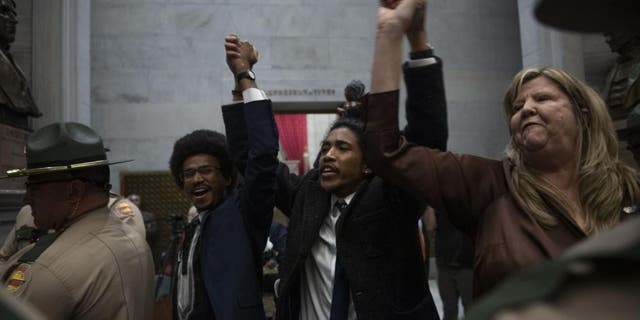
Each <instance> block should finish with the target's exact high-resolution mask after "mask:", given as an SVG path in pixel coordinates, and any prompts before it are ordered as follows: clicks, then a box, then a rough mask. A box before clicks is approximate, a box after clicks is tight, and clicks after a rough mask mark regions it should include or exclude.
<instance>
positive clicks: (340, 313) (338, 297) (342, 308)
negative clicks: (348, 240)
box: [329, 200, 349, 320]
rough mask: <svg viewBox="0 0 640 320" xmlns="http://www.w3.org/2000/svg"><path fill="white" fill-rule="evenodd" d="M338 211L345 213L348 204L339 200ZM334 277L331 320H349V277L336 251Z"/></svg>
mask: <svg viewBox="0 0 640 320" xmlns="http://www.w3.org/2000/svg"><path fill="white" fill-rule="evenodd" d="M335 206H336V209H338V211H340V214H342V213H343V212H344V209H345V208H346V207H347V204H346V203H345V202H344V200H338V201H336V203H335ZM337 239H338V237H337V236H336V246H337V245H338V243H337V242H338V240H337ZM335 270H336V271H335V274H334V277H333V298H332V300H331V317H330V318H329V319H330V320H347V318H348V316H349V281H348V280H347V275H346V273H345V271H344V268H343V267H342V264H341V262H340V255H339V254H337V250H336V268H335Z"/></svg>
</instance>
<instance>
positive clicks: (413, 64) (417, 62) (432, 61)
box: [408, 57, 438, 68]
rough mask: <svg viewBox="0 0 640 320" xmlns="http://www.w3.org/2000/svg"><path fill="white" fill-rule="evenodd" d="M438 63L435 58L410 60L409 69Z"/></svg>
mask: <svg viewBox="0 0 640 320" xmlns="http://www.w3.org/2000/svg"><path fill="white" fill-rule="evenodd" d="M437 62H438V61H437V60H436V58H434V57H429V58H424V59H416V60H409V61H408V64H409V68H418V67H426V66H430V65H432V64H436V63H437Z"/></svg>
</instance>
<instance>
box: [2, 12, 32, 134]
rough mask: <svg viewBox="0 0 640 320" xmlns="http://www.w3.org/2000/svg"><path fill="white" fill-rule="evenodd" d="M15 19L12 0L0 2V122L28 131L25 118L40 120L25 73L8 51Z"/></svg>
mask: <svg viewBox="0 0 640 320" xmlns="http://www.w3.org/2000/svg"><path fill="white" fill-rule="evenodd" d="M17 24H18V15H17V11H16V3H15V1H14V0H0V122H2V123H4V124H8V125H10V126H14V127H18V128H22V129H30V128H29V122H28V117H29V116H31V117H40V116H41V115H42V113H40V110H38V107H37V106H36V103H35V101H34V99H33V96H32V95H31V90H30V89H29V86H28V81H27V79H26V78H25V76H24V73H23V72H22V70H21V69H20V67H18V65H17V64H16V63H15V61H14V60H13V57H12V55H11V53H10V52H9V49H10V48H11V44H12V43H13V42H14V41H15V37H16V25H17Z"/></svg>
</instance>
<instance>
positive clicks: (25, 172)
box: [5, 160, 133, 178]
mask: <svg viewBox="0 0 640 320" xmlns="http://www.w3.org/2000/svg"><path fill="white" fill-rule="evenodd" d="M130 161H133V160H124V161H116V162H109V160H97V161H89V162H81V163H74V164H70V165H65V166H52V167H42V168H32V169H26V168H24V169H12V170H7V176H6V177H5V178H13V177H22V176H30V175H36V174H43V173H52V172H60V171H69V170H75V169H83V168H90V167H97V166H106V165H111V164H116V163H123V162H130Z"/></svg>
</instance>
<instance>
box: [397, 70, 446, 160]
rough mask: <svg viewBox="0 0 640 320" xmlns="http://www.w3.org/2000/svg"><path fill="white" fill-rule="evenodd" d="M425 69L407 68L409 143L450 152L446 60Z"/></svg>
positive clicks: (406, 129) (407, 133) (407, 135)
mask: <svg viewBox="0 0 640 320" xmlns="http://www.w3.org/2000/svg"><path fill="white" fill-rule="evenodd" d="M435 58H436V63H435V64H431V65H428V66H422V67H413V68H412V67H409V66H408V63H405V65H404V66H403V72H404V82H405V84H406V88H407V99H406V102H405V107H406V117H407V126H406V127H405V129H404V134H405V136H406V137H407V140H409V141H411V142H413V143H415V144H418V145H421V146H425V147H429V148H433V149H438V150H442V151H445V150H447V139H448V137H449V128H448V127H447V101H446V99H445V91H444V81H443V76H442V60H441V59H440V58H438V57H435Z"/></svg>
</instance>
